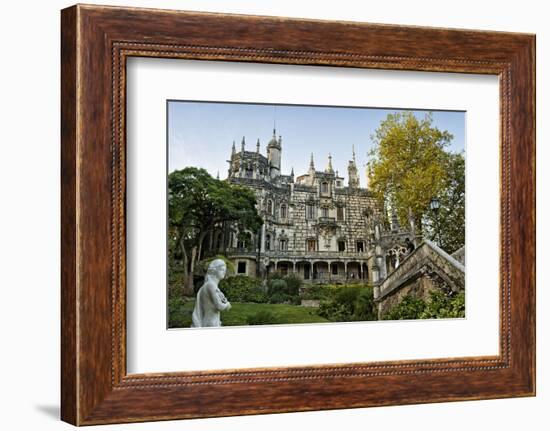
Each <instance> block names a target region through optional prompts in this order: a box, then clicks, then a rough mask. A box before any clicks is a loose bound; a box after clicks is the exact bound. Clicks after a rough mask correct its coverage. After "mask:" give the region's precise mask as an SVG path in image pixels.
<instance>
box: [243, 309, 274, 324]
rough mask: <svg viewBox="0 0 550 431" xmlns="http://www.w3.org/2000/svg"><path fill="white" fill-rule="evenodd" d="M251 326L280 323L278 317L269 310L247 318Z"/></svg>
mask: <svg viewBox="0 0 550 431" xmlns="http://www.w3.org/2000/svg"><path fill="white" fill-rule="evenodd" d="M246 322H247V323H248V324H249V325H270V324H271V325H273V324H276V323H279V319H278V318H277V316H276V315H275V314H274V313H273V312H272V311H269V310H261V311H258V312H257V313H255V314H252V315H250V316H248V317H247V318H246Z"/></svg>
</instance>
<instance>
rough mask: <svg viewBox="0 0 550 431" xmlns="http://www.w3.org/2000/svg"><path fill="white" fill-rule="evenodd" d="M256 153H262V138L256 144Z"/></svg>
mask: <svg viewBox="0 0 550 431" xmlns="http://www.w3.org/2000/svg"><path fill="white" fill-rule="evenodd" d="M256 152H257V153H259V152H260V138H258V141H257V142H256Z"/></svg>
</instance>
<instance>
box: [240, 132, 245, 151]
mask: <svg viewBox="0 0 550 431" xmlns="http://www.w3.org/2000/svg"><path fill="white" fill-rule="evenodd" d="M244 145H245V142H244V136H243V140H242V141H241V151H242V152H243V153H244Z"/></svg>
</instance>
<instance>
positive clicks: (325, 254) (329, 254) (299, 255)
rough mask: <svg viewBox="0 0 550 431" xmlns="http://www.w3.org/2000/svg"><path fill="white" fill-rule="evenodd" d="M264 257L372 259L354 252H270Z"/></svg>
mask: <svg viewBox="0 0 550 431" xmlns="http://www.w3.org/2000/svg"><path fill="white" fill-rule="evenodd" d="M261 255H262V257H269V258H272V259H278V260H284V259H287V260H297V259H300V260H316V259H318V260H350V259H356V260H366V259H368V258H369V257H370V254H369V253H366V252H363V253H359V252H353V251H283V250H270V251H265V252H263V253H261Z"/></svg>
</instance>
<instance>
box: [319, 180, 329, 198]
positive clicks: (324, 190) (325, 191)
mask: <svg viewBox="0 0 550 431" xmlns="http://www.w3.org/2000/svg"><path fill="white" fill-rule="evenodd" d="M321 193H322V194H324V195H328V183H327V182H326V181H325V182H322V183H321Z"/></svg>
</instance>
